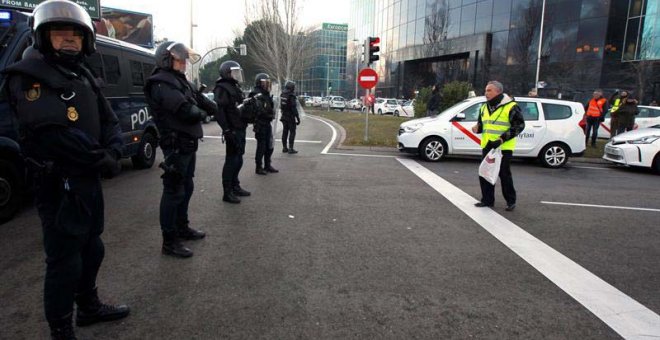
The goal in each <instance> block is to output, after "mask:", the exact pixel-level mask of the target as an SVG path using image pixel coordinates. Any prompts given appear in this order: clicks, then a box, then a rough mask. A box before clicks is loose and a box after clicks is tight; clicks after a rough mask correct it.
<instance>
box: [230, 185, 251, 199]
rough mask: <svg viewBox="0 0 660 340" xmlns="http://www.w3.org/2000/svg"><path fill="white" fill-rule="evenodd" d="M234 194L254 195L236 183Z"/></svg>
mask: <svg viewBox="0 0 660 340" xmlns="http://www.w3.org/2000/svg"><path fill="white" fill-rule="evenodd" d="M234 195H236V196H243V197H244V196H250V195H252V194H251V193H250V192H249V191H247V190H245V189H243V188H241V186H240V185H238V184H236V185H234Z"/></svg>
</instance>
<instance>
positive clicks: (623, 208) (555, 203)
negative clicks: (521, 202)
mask: <svg viewBox="0 0 660 340" xmlns="http://www.w3.org/2000/svg"><path fill="white" fill-rule="evenodd" d="M541 203H543V204H553V205H570V206H576V207H589V208H603V209H622V210H639V211H654V212H660V209H653V208H637V207H622V206H616V205H598V204H583V203H566V202H549V201H541Z"/></svg>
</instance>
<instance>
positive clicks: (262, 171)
mask: <svg viewBox="0 0 660 340" xmlns="http://www.w3.org/2000/svg"><path fill="white" fill-rule="evenodd" d="M255 172H256V173H257V175H268V173H267V172H266V170H264V168H262V167H260V166H257V170H255Z"/></svg>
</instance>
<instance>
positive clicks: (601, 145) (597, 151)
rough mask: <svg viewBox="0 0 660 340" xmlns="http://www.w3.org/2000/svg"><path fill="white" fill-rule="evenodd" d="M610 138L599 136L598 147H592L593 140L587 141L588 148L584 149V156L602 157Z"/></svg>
mask: <svg viewBox="0 0 660 340" xmlns="http://www.w3.org/2000/svg"><path fill="white" fill-rule="evenodd" d="M608 141H609V140H608V139H604V138H598V139H597V140H596V147H595V148H592V147H591V141H589V143H587V149H586V150H584V156H583V157H587V158H602V157H603V153H604V152H605V144H607V142H608Z"/></svg>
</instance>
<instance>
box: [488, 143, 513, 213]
mask: <svg viewBox="0 0 660 340" xmlns="http://www.w3.org/2000/svg"><path fill="white" fill-rule="evenodd" d="M489 151H490V149H489V148H485V149H483V150H482V151H481V159H482V160H483V159H484V157H486V155H487V154H488V152H489ZM512 156H513V151H510V150H502V164H501V165H500V183H501V184H502V195H504V199H505V200H506V204H507V205H511V204H515V203H516V189H515V188H514V187H513V177H512V175H511V157H512ZM479 184H480V185H481V203H484V204H487V205H493V204H494V203H495V186H494V185H492V184H490V183H489V182H488V181H487V180H485V179H484V178H483V177H481V176H479Z"/></svg>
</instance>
